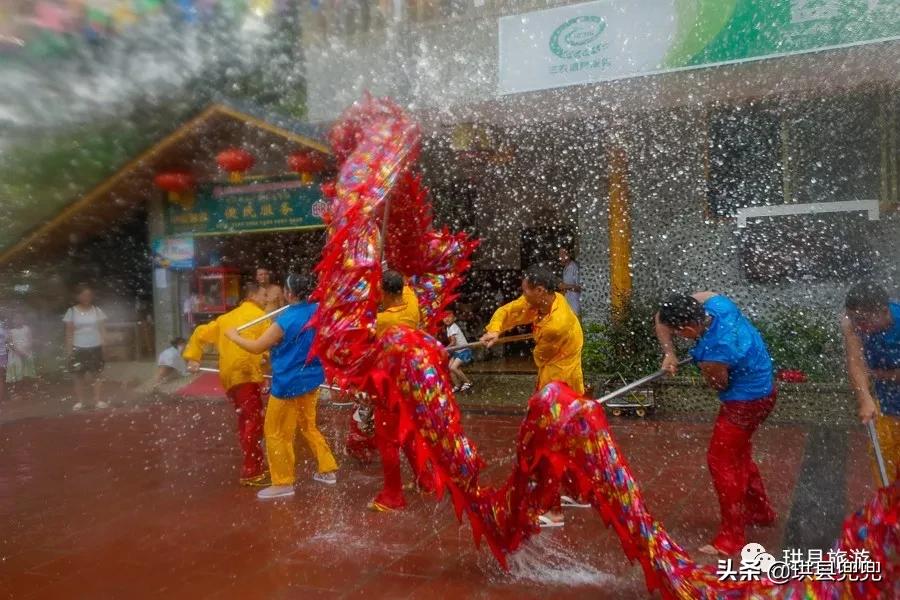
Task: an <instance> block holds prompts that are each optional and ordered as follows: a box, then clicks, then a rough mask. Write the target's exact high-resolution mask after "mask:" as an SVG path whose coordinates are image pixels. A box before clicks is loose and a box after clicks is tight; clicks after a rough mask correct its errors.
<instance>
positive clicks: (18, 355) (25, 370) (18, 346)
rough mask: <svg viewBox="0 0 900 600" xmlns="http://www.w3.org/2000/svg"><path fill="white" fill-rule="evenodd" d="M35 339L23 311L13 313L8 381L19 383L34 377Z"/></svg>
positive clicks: (7, 372)
mask: <svg viewBox="0 0 900 600" xmlns="http://www.w3.org/2000/svg"><path fill="white" fill-rule="evenodd" d="M35 377H37V374H36V373H35V370H34V339H33V338H32V335H31V328H30V327H29V326H28V325H27V324H26V323H25V316H24V315H23V314H22V313H16V314H15V315H13V328H12V329H10V330H9V359H8V365H7V368H6V383H11V384H15V383H19V382H20V381H23V380H25V379H34V378H35Z"/></svg>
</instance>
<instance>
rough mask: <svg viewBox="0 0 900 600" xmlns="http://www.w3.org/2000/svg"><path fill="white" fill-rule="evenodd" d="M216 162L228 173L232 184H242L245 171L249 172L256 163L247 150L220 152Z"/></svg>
mask: <svg viewBox="0 0 900 600" xmlns="http://www.w3.org/2000/svg"><path fill="white" fill-rule="evenodd" d="M216 162H217V163H219V167H220V168H221V169H222V170H223V171H228V180H229V181H231V183H240V182H241V181H243V180H244V171H249V170H250V167H252V166H253V163H254V162H256V161H255V160H254V158H253V155H252V154H250V153H249V152H247V151H246V150H241V149H240V148H228V149H227V150H223V151H221V152H219V155H218V156H217V157H216Z"/></svg>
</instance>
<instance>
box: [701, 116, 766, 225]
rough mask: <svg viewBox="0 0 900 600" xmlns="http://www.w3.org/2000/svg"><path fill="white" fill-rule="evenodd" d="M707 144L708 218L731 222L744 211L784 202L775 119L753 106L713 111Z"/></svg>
mask: <svg viewBox="0 0 900 600" xmlns="http://www.w3.org/2000/svg"><path fill="white" fill-rule="evenodd" d="M708 143H709V175H708V178H707V182H706V195H707V200H708V203H709V212H710V214H712V215H714V216H719V217H729V216H733V215H734V212H735V210H737V209H738V208H743V207H745V206H759V205H764V204H780V203H782V202H783V198H784V190H783V187H782V185H783V182H782V171H781V158H780V157H781V133H780V120H779V118H778V115H777V114H775V113H774V112H773V111H771V110H767V109H763V108H757V107H752V106H751V107H746V106H744V107H740V106H739V107H734V108H728V109H725V110H720V111H717V112H716V113H713V114H712V115H710V120H709V142H708Z"/></svg>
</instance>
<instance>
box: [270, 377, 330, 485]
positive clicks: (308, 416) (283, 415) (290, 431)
mask: <svg viewBox="0 0 900 600" xmlns="http://www.w3.org/2000/svg"><path fill="white" fill-rule="evenodd" d="M318 401H319V390H313V391H311V392H309V393H308V394H304V395H302V396H298V397H296V398H285V399H282V398H276V397H275V396H269V405H268V407H267V408H266V424H265V428H264V432H265V437H266V452H267V453H268V455H269V471H270V472H271V474H272V485H293V484H294V480H295V478H296V459H295V457H294V437H295V436H296V434H297V429H298V427H299V429H300V433H301V435H303V437H304V438H305V439H306V443H307V444H308V445H309V449H310V450H312V453H313V455H315V457H316V462H318V464H319V473H329V472H331V471H336V470H337V468H338V465H337V462H336V461H335V460H334V455H333V454H332V453H331V448H329V447H328V442H326V441H325V437H324V436H322V432H321V431H319V428H318V427H316V403H317V402H318Z"/></svg>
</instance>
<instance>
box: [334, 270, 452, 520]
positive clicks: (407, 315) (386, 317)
mask: <svg viewBox="0 0 900 600" xmlns="http://www.w3.org/2000/svg"><path fill="white" fill-rule="evenodd" d="M395 325H405V326H407V327H409V328H411V329H418V328H419V300H418V298H416V294H415V292H413V290H412V288H411V287H409V286H408V285H406V284H405V282H404V280H403V275H401V274H400V273H398V272H397V271H385V272H384V274H383V275H382V277H381V311H380V312H379V313H378V315H377V316H376V321H375V332H376V334H377V335H378V337H381V336H382V335H384V333H385V332H386V331H387V330H388V329H390V328H391V327H394V326H395ZM374 417H375V419H374V420H375V439H374V442H375V446H376V447H377V448H378V452H379V453H380V454H381V468H382V472H383V473H384V487H383V488H382V489H381V491H380V492H379V493H378V495H377V496H375V499H374V500H372V502H371V503H369V508H371V509H373V510H377V511H381V512H385V511H391V510H399V509H402V508H404V507H405V506H406V499H405V498H404V497H403V480H402V477H401V471H400V441H399V439H398V437H399V435H398V431H397V429H398V426H399V415H398V414H397V413H396V411H390V410H384V409H379V408H376V409H375V415H374ZM359 433H360V432H359V431H358V427H357V426H356V425H355V423H351V429H350V440H349V441H348V444H347V447H348V451H350V452H351V454H355V452H354V451H362V450H364V449H365V445H366V442H367V443H368V444H371V442H370V441H368V440H363V439H361V438H360V436H359V435H358V434H359ZM403 452H404V454H406V457H407V459H409V462H410V464H416V458H415V449H414V448H413V446H412V444H411V443H407V444H403ZM418 485H419V487H420V488H421V489H423V490H425V491H431V490H433V489H434V484H433V482H432V479H431V477H430V476H429V475H428V474H427V472H426V473H423V474H422V475H421V476H420V477H419V481H418Z"/></svg>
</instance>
